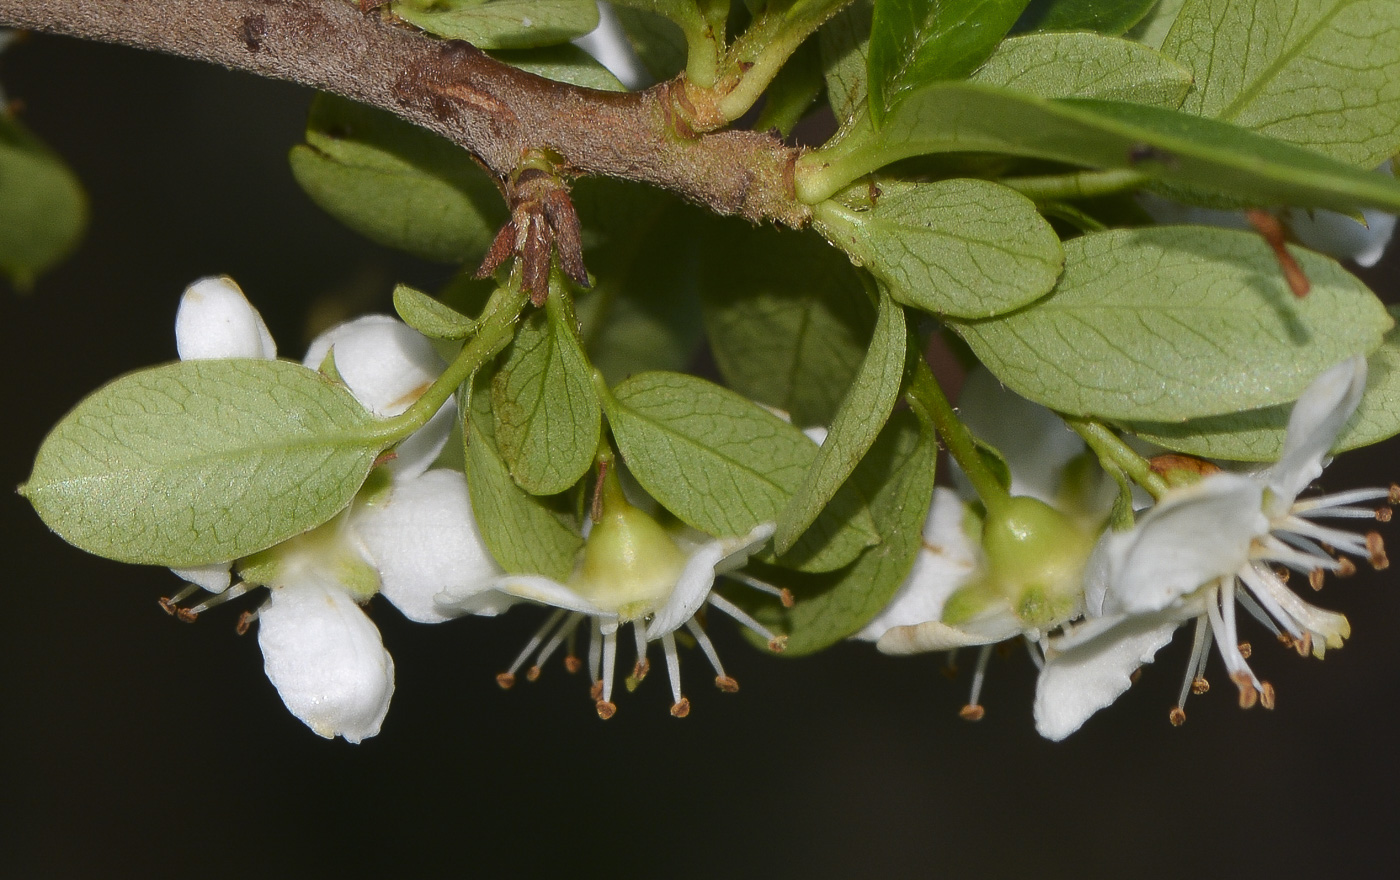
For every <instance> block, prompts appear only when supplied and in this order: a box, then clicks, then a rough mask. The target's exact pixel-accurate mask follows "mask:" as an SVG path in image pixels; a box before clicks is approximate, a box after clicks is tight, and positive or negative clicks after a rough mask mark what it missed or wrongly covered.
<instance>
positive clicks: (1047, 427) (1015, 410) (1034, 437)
mask: <svg viewBox="0 0 1400 880" xmlns="http://www.w3.org/2000/svg"><path fill="white" fill-rule="evenodd" d="M958 416H959V417H960V418H961V419H962V420H963V422H964V423H965V424H966V425H967V426H968V428H969V429H971V430H972V433H974V434H976V435H977V437H978V438H979V439H981V440H982V441H983V442H985V443H988V444H990V445H991V446H993V447H995V448H996V449H997V450H998V451H999V452H1001V454H1002V455H1003V456H1004V457H1005V458H1006V465H1007V468H1008V469H1009V470H1010V471H1011V494H1012V495H1029V496H1030V497H1032V498H1037V499H1039V500H1041V501H1044V502H1045V503H1046V504H1051V505H1053V504H1055V503H1056V502H1057V500H1058V499H1059V494H1060V486H1061V483H1062V482H1063V481H1064V475H1065V465H1067V464H1069V462H1070V460H1071V459H1072V458H1074V457H1075V456H1077V455H1079V454H1080V453H1082V452H1083V451H1084V441H1083V440H1080V439H1079V436H1078V435H1077V434H1075V433H1074V432H1073V431H1071V430H1070V429H1069V428H1067V427H1066V426H1065V423H1064V421H1062V420H1061V419H1060V417H1059V416H1057V415H1055V414H1054V413H1053V412H1051V411H1050V410H1048V409H1046V408H1045V407H1043V406H1041V405H1040V404H1037V403H1032V402H1030V401H1029V400H1026V399H1025V398H1024V397H1022V396H1020V395H1019V394H1016V393H1015V392H1013V391H1008V390H1007V389H1006V388H1005V387H1003V386H1002V384H1001V382H1000V381H999V380H998V379H997V378H996V377H995V376H993V375H992V374H991V372H990V371H989V370H987V369H986V368H985V367H978V368H977V369H975V370H973V371H972V372H971V373H969V374H968V376H967V381H966V382H965V383H964V384H963V389H962V393H961V395H959V397H958ZM957 475H958V477H960V478H961V479H962V480H966V477H964V476H963V475H962V473H961V471H958V472H957ZM965 488H969V489H970V486H969V487H965ZM963 494H964V496H966V497H974V496H973V493H971V492H970V491H965V492H964V493H963ZM1112 503H1113V499H1112V496H1111V495H1110V496H1108V502H1107V504H1108V505H1111V504H1112ZM1106 511H1107V507H1105V512H1106Z"/></svg>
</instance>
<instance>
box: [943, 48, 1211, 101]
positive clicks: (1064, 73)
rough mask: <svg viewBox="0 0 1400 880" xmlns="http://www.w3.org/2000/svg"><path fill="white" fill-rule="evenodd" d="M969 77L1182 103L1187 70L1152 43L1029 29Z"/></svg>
mask: <svg viewBox="0 0 1400 880" xmlns="http://www.w3.org/2000/svg"><path fill="white" fill-rule="evenodd" d="M968 79H969V81H971V82H975V83H982V84H983V85H989V86H1001V87H1002V88H1007V89H1013V90H1015V91H1018V92H1024V93H1026V94H1028V95H1035V96H1036V97H1038V98H1099V99H1102V100H1105V101H1128V102H1131V103H1134V104H1151V105H1153V106H1155V107H1171V108H1176V107H1179V106H1181V101H1182V99H1183V98H1185V97H1186V93H1187V91H1189V90H1190V88H1191V72H1190V71H1189V70H1187V69H1186V68H1184V67H1182V66H1181V65H1179V64H1177V63H1176V62H1174V61H1172V60H1171V59H1170V58H1168V57H1167V56H1165V55H1163V54H1162V53H1161V52H1158V51H1156V50H1155V49H1150V48H1148V47H1147V46H1144V45H1142V44H1141V43H1134V42H1133V41H1131V40H1121V39H1118V38H1117V37H1105V36H1102V35H1101V34H1031V35H1029V36H1024V37H1012V38H1011V39H1008V40H1003V41H1002V43H1001V45H1000V46H998V47H997V50H996V51H995V52H993V53H992V56H991V57H990V58H988V59H987V62H986V63H985V64H983V65H982V66H981V67H979V68H978V69H977V71H976V73H974V74H973V75H972V76H970V77H969V78H968Z"/></svg>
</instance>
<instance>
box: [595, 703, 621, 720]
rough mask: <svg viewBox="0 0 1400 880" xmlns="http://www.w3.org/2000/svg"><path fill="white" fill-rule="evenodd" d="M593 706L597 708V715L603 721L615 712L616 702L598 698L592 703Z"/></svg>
mask: <svg viewBox="0 0 1400 880" xmlns="http://www.w3.org/2000/svg"><path fill="white" fill-rule="evenodd" d="M593 708H594V709H596V710H597V712H598V717H599V718H601V719H603V720H604V721H607V720H608V719H609V718H611V717H613V716H614V715H616V714H617V704H616V703H609V702H608V701H607V700H599V701H598V702H596V703H594V704H593Z"/></svg>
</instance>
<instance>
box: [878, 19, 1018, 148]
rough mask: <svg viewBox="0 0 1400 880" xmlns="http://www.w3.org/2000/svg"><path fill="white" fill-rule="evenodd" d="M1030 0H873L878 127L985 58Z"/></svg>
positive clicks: (971, 69) (973, 67)
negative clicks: (914, 95) (917, 96)
mask: <svg viewBox="0 0 1400 880" xmlns="http://www.w3.org/2000/svg"><path fill="white" fill-rule="evenodd" d="M1026 2H1027V0H875V15H874V18H873V20H872V23H871V26H870V50H869V57H868V60H867V70H868V74H869V79H868V84H869V91H870V100H869V107H870V114H871V117H872V118H873V119H874V121H875V126H876V128H879V127H880V126H881V125H883V123H884V120H885V115H886V114H887V113H888V112H889V111H890V110H891V109H893V108H894V107H895V106H896V105H897V104H899V102H900V101H902V100H903V99H904V98H905V96H906V95H908V94H909V93H911V92H913V91H914V90H916V89H918V88H919V87H920V86H923V85H926V84H928V83H931V82H936V81H939V80H951V79H961V78H962V77H964V76H966V75H967V74H969V73H971V72H972V71H973V70H974V69H976V67H977V65H979V64H981V63H982V62H983V61H985V60H986V59H987V56H988V55H990V54H992V50H993V49H995V48H996V45H997V43H999V42H1001V39H1002V37H1005V36H1006V32H1007V31H1009V30H1011V26H1012V25H1013V24H1015V23H1016V19H1017V17H1018V16H1019V15H1020V14H1021V10H1023V9H1025V7H1026Z"/></svg>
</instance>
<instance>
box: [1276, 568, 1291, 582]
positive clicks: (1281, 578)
mask: <svg viewBox="0 0 1400 880" xmlns="http://www.w3.org/2000/svg"><path fill="white" fill-rule="evenodd" d="M1292 574H1293V572H1291V571H1289V570H1288V569H1286V568H1284V567H1283V566H1279V567H1278V568H1276V569H1274V577H1276V578H1278V582H1279V583H1281V584H1286V583H1288V578H1289V576H1290V575H1292Z"/></svg>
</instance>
